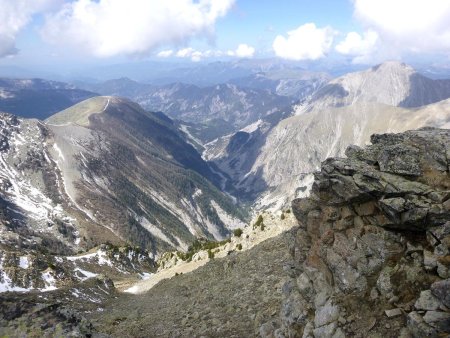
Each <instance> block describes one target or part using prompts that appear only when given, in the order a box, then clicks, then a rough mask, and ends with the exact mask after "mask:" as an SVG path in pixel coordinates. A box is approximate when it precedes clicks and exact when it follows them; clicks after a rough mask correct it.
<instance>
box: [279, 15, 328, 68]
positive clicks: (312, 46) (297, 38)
mask: <svg viewBox="0 0 450 338" xmlns="http://www.w3.org/2000/svg"><path fill="white" fill-rule="evenodd" d="M334 35H335V32H334V31H333V29H332V28H331V27H329V26H327V27H324V28H318V27H316V25H315V24H314V23H307V24H304V25H302V26H300V27H298V28H297V29H295V30H292V31H290V32H288V33H287V37H284V36H282V35H278V36H277V37H276V38H275V40H274V41H273V45H272V47H273V50H274V51H275V54H276V55H277V56H279V57H281V58H283V59H289V60H296V61H299V60H317V59H320V58H323V57H324V56H325V55H326V54H327V53H328V51H329V50H330V48H331V45H332V44H333V37H334Z"/></svg>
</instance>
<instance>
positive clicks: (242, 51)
mask: <svg viewBox="0 0 450 338" xmlns="http://www.w3.org/2000/svg"><path fill="white" fill-rule="evenodd" d="M235 54H236V56H237V57H240V58H251V57H253V55H255V48H253V47H251V46H249V45H246V44H245V43H241V44H240V45H239V46H238V47H237V48H236V51H235Z"/></svg>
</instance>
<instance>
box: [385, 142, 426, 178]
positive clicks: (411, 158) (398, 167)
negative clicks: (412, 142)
mask: <svg viewBox="0 0 450 338" xmlns="http://www.w3.org/2000/svg"><path fill="white" fill-rule="evenodd" d="M378 164H379V165H380V170H381V171H385V172H389V173H393V174H400V175H411V176H420V175H421V174H422V170H421V168H420V160H419V150H418V149H417V148H414V147H411V146H408V145H405V144H395V145H392V146H387V147H384V148H383V150H382V151H381V152H380V154H379V155H378Z"/></svg>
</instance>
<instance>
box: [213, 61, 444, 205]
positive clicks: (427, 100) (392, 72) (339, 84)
mask: <svg viewBox="0 0 450 338" xmlns="http://www.w3.org/2000/svg"><path fill="white" fill-rule="evenodd" d="M449 97H450V80H431V79H429V78H426V77H424V76H422V75H420V74H418V73H417V72H415V71H414V70H413V69H412V68H411V67H409V66H407V65H405V64H401V63H398V62H388V63H384V64H382V65H379V66H376V67H373V68H371V69H369V70H367V71H363V72H358V73H350V74H347V75H344V76H342V77H340V78H337V79H334V80H332V81H330V82H329V83H328V84H327V85H325V86H324V87H322V88H321V89H319V90H318V91H316V92H315V93H314V94H313V95H312V97H311V99H310V100H308V101H306V102H303V103H302V104H300V105H297V106H296V107H294V114H293V116H290V117H287V118H285V119H282V120H280V121H276V123H274V124H271V123H262V124H260V125H259V126H257V128H250V129H247V130H246V129H245V128H244V129H243V130H242V131H240V132H238V133H236V134H234V135H230V136H227V137H224V138H221V139H218V140H216V141H214V142H211V143H209V144H207V145H206V148H207V150H206V151H205V153H204V157H205V158H206V159H208V160H209V161H212V162H214V163H215V164H216V165H217V166H218V167H219V168H220V169H221V170H222V171H224V172H225V173H226V174H227V176H228V177H229V178H230V179H231V181H232V182H231V183H229V185H231V186H233V187H234V188H235V189H237V190H238V191H239V194H240V195H241V196H247V198H249V199H250V200H252V201H253V202H255V203H256V204H255V206H256V207H258V208H266V207H272V208H274V209H277V208H280V207H281V206H282V205H285V204H286V203H289V201H290V200H291V199H292V198H293V197H295V196H301V195H302V194H303V192H304V191H307V190H308V189H307V186H308V184H310V183H312V180H311V178H310V176H308V175H307V173H310V172H313V171H315V170H317V168H319V165H320V162H321V161H323V160H324V159H325V158H327V157H330V156H343V154H344V150H345V148H346V146H347V145H348V144H358V145H364V144H365V143H366V142H368V141H369V136H370V135H371V134H373V133H377V132H399V131H404V130H407V129H415V128H419V127H422V126H436V127H441V128H448V127H450V124H449V123H450V102H449V101H448V100H445V99H447V98H449ZM441 100H443V101H441ZM419 106H420V108H418V107H419ZM405 107H408V108H405Z"/></svg>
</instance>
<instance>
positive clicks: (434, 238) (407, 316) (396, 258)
mask: <svg viewBox="0 0 450 338" xmlns="http://www.w3.org/2000/svg"><path fill="white" fill-rule="evenodd" d="M371 141H372V145H370V146H368V147H366V148H364V149H362V148H358V147H350V148H348V150H347V152H346V154H347V156H348V157H347V158H330V159H327V160H326V161H325V162H323V163H322V167H321V171H320V172H318V173H316V174H315V182H314V184H313V187H312V193H311V196H310V197H309V198H306V199H297V200H294V201H293V203H292V207H293V212H294V214H295V216H296V218H297V220H298V222H299V228H298V230H297V232H296V235H295V238H294V240H293V243H292V247H291V255H292V259H293V261H292V263H291V265H292V268H291V269H290V271H289V279H288V281H287V282H286V284H285V286H284V289H283V290H284V295H285V298H284V301H283V304H282V308H281V311H280V321H279V323H278V324H279V326H278V328H276V327H274V329H273V330H272V331H271V332H269V333H268V334H266V335H265V336H266V337H270V336H276V337H346V336H349V337H350V336H352V337H368V336H370V337H378V336H380V337H399V336H401V337H425V336H427V337H441V336H446V335H447V334H449V333H450V310H449V309H450V302H449V296H448V295H449V294H450V269H449V267H450V255H449V249H450V191H449V190H450V189H449V188H450V177H449V163H450V161H449V160H450V156H449V154H450V151H449V149H450V131H449V130H444V129H434V128H423V129H419V130H416V131H408V132H405V133H401V134H384V135H373V136H372V138H371Z"/></svg>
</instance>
